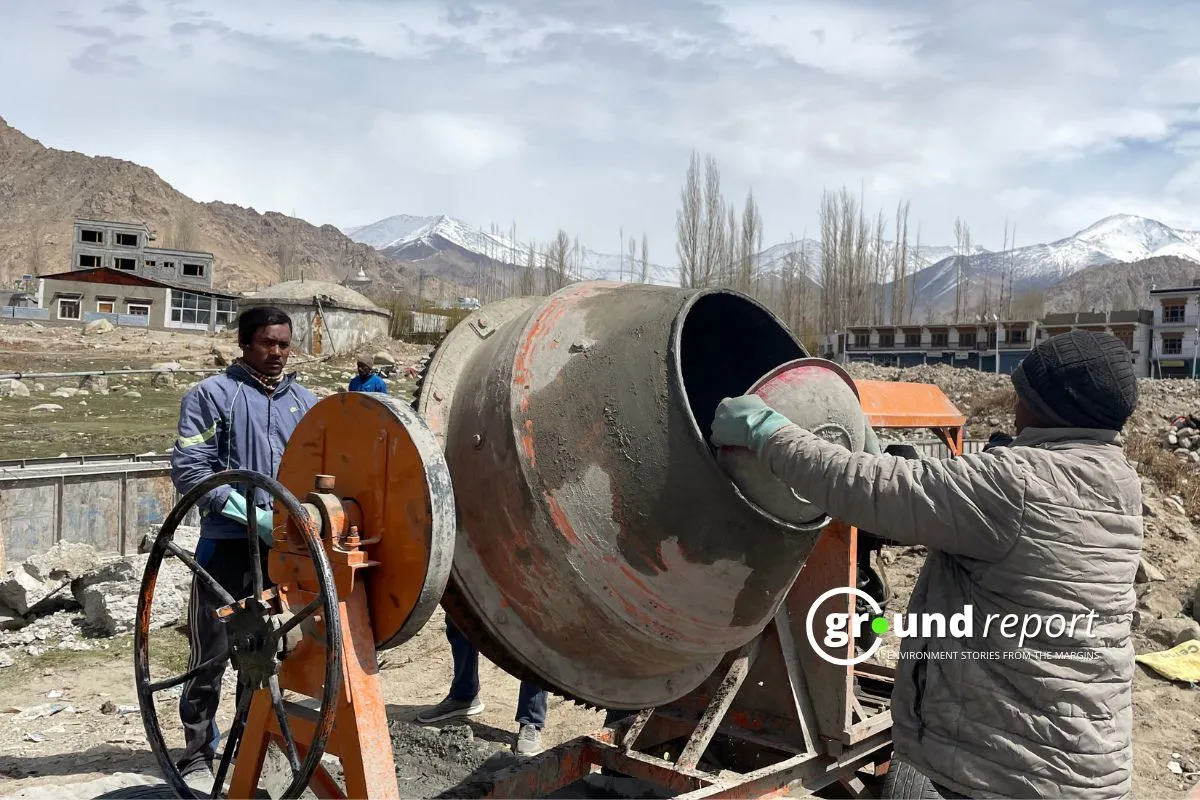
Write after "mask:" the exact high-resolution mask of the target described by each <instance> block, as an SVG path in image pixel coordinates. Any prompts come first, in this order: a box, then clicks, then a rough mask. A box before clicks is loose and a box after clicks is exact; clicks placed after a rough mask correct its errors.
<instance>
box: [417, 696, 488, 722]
mask: <svg viewBox="0 0 1200 800" xmlns="http://www.w3.org/2000/svg"><path fill="white" fill-rule="evenodd" d="M482 713H483V703H481V702H480V701H479V698H478V697H475V698H472V699H470V700H455V699H454V698H452V697H447V698H446V699H445V700H443V701H442V702H440V703H438V704H437V705H436V706H434V707H433V708H430V709H427V710H425V711H422V712H421V713H420V714H417V722H419V723H420V724H422V725H428V724H429V723H430V722H441V721H442V720H444V719H453V718H454V717H473V716H475V715H476V714H482Z"/></svg>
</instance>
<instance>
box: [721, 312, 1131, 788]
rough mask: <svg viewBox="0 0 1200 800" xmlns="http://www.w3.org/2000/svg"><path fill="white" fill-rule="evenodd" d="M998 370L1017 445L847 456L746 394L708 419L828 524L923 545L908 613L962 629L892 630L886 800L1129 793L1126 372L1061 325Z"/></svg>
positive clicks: (1101, 346)
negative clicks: (1012, 410) (891, 748)
mask: <svg viewBox="0 0 1200 800" xmlns="http://www.w3.org/2000/svg"><path fill="white" fill-rule="evenodd" d="M1012 381H1013V385H1014V387H1015V388H1016V394H1017V404H1016V429H1017V431H1016V432H1017V435H1016V438H1015V439H1014V440H1013V441H1012V442H1011V443H1007V444H1004V443H998V445H999V446H995V447H992V448H990V449H989V450H988V451H987V452H986V453H979V454H973V455H967V456H962V457H959V458H951V459H945V460H936V459H919V460H910V459H903V458H896V457H893V456H888V455H882V454H878V451H877V448H876V453H871V452H865V453H852V452H850V451H848V450H846V449H845V448H843V447H840V446H838V445H835V444H832V443H829V442H827V441H825V440H823V439H820V438H818V437H817V436H814V435H812V434H811V433H809V432H808V431H805V430H803V429H801V428H800V427H798V426H796V425H793V424H791V423H790V422H789V421H788V420H787V419H785V418H783V417H782V416H781V415H780V414H778V413H777V412H775V411H773V410H772V409H770V408H769V407H767V406H766V405H765V404H764V403H763V402H762V401H761V400H760V399H759V398H758V397H756V396H745V397H739V398H735V399H728V398H727V399H726V400H724V401H722V403H721V405H720V407H719V408H718V409H717V413H716V417H715V419H714V421H713V426H712V440H713V442H714V444H717V445H731V446H744V447H749V448H751V449H753V450H755V451H756V452H757V453H758V454H759V456H760V458H762V459H763V460H764V461H765V462H766V464H768V465H769V467H770V469H771V471H772V472H773V474H774V475H776V476H777V477H778V478H779V479H780V480H782V481H784V482H785V483H787V484H789V485H790V486H791V487H793V488H794V490H795V491H796V492H797V493H798V494H800V495H802V496H803V497H805V498H807V499H808V500H809V501H810V502H812V503H813V504H815V505H816V506H818V507H820V508H822V509H824V510H825V511H826V512H827V513H829V514H830V515H832V516H833V517H836V518H839V519H841V520H844V521H846V522H848V523H850V524H852V525H855V526H857V527H860V528H863V529H865V530H869V531H872V532H873V533H876V534H878V535H880V536H883V537H885V538H888V539H891V540H895V541H897V542H900V543H903V544H909V545H925V546H926V547H928V548H929V557H928V559H927V560H926V562H925V566H924V568H923V569H922V571H921V574H920V576H919V578H918V580H917V584H916V586H915V587H914V589H913V594H912V599H911V600H910V603H909V609H908V612H909V615H913V614H916V615H917V619H918V620H920V619H925V617H922V616H921V615H923V614H927V613H938V614H941V615H943V617H944V618H945V619H946V620H947V621H948V620H950V618H951V615H953V614H956V613H962V612H964V611H965V618H966V619H969V620H970V622H971V628H970V630H968V631H963V630H961V629H960V630H959V634H960V635H958V636H955V635H953V633H952V631H951V630H950V629H949V628H947V629H945V630H944V631H939V630H937V629H936V627H930V628H928V629H918V630H917V631H916V632H915V633H914V634H913V635H907V636H902V637H901V653H900V659H899V662H898V665H897V673H896V682H895V688H894V690H893V693H892V716H893V725H894V727H893V739H894V743H895V759H894V760H893V761H892V770H891V774H890V775H889V780H888V786H887V789H888V793H887V796H888V797H913V798H916V797H921V798H925V797H962V796H966V797H972V798H987V797H1016V798H1032V797H1074V798H1113V797H1124V796H1127V795H1128V794H1129V793H1130V791H1131V769H1132V766H1133V749H1132V731H1133V720H1132V681H1133V669H1134V661H1133V655H1134V653H1133V647H1132V644H1131V641H1130V621H1131V618H1132V614H1133V611H1134V606H1135V595H1134V590H1133V581H1134V574H1135V573H1136V571H1137V566H1138V560H1139V554H1140V550H1141V543H1142V519H1141V509H1142V495H1141V482H1140V480H1139V478H1138V474H1137V472H1136V470H1135V469H1134V467H1133V466H1132V465H1131V464H1130V463H1129V461H1128V460H1127V459H1126V457H1125V455H1124V452H1123V450H1122V438H1121V434H1120V431H1121V430H1122V429H1123V427H1124V425H1125V422H1126V420H1127V419H1128V418H1129V417H1130V415H1131V414H1132V413H1133V411H1134V409H1135V407H1136V405H1137V380H1136V377H1135V375H1134V372H1133V368H1132V365H1131V363H1130V359H1129V354H1128V352H1127V351H1126V350H1125V347H1124V346H1123V345H1122V344H1121V342H1120V340H1118V339H1117V338H1116V337H1113V336H1111V335H1108V334H1097V333H1090V332H1084V331H1072V332H1070V333H1066V334H1062V335H1060V336H1056V337H1053V338H1051V339H1049V340H1047V341H1045V342H1042V343H1041V344H1040V345H1038V346H1037V347H1036V348H1035V349H1034V350H1033V351H1032V352H1031V353H1030V354H1029V355H1028V356H1027V357H1026V358H1025V360H1024V361H1023V362H1022V363H1021V364H1020V366H1019V367H1018V368H1017V370H1016V371H1015V372H1014V374H1013V376H1012ZM1010 615H1011V619H1012V623H1011V624H1006V623H1007V622H1008V620H1009V619H1010ZM909 619H912V617H911V616H910V617H909ZM989 619H990V620H991V622H990V624H989V622H988V621H989ZM942 633H944V634H945V635H938V634H942ZM922 634H929V635H922ZM818 635H819V634H818Z"/></svg>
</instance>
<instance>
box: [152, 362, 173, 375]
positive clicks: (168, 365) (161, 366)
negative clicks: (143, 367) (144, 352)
mask: <svg viewBox="0 0 1200 800" xmlns="http://www.w3.org/2000/svg"><path fill="white" fill-rule="evenodd" d="M179 368H180V365H179V362H178V361H157V362H155V363H153V364H151V365H150V369H152V370H154V371H155V372H163V371H166V372H175V371H176V370H178V369H179Z"/></svg>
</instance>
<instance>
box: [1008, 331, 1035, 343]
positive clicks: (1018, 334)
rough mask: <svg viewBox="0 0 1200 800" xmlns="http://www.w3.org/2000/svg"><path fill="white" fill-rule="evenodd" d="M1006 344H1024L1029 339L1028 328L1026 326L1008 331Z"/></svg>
mask: <svg viewBox="0 0 1200 800" xmlns="http://www.w3.org/2000/svg"><path fill="white" fill-rule="evenodd" d="M1006 338H1007V340H1008V341H1007V344H1026V343H1027V342H1028V341H1029V330H1028V329H1026V328H1017V329H1015V330H1011V331H1008V336H1007V337H1006Z"/></svg>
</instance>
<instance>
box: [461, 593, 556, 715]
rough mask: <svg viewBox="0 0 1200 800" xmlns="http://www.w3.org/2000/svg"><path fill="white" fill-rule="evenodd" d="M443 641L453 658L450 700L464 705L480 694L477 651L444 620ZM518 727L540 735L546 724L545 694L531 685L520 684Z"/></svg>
mask: <svg viewBox="0 0 1200 800" xmlns="http://www.w3.org/2000/svg"><path fill="white" fill-rule="evenodd" d="M446 638H447V639H448V640H449V641H450V652H451V653H453V655H454V680H453V682H452V683H451V684H450V697H452V698H453V699H455V700H460V701H462V702H466V701H468V700H474V699H475V697H476V696H478V694H479V651H478V650H476V649H475V648H474V647H472V646H471V642H470V641H469V640H468V639H467V637H466V636H463V634H462V631H460V630H459V629H458V628H456V627H454V623H453V622H451V621H450V618H449V617H446ZM516 721H517V724H518V725H532V726H534V727H535V728H537V729H538V730H539V731H540V730H541V729H542V727H543V726H544V725H545V724H546V692H545V690H543V689H541V688H539V687H537V686H534V685H533V684H532V683H526V682H525V681H521V691H520V694H518V695H517V717H516Z"/></svg>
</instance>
